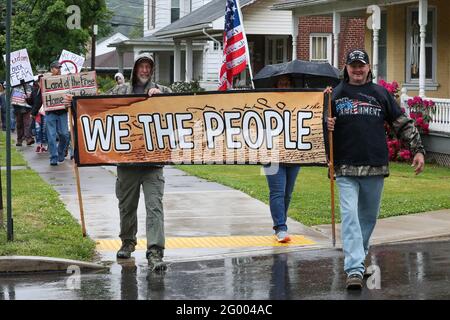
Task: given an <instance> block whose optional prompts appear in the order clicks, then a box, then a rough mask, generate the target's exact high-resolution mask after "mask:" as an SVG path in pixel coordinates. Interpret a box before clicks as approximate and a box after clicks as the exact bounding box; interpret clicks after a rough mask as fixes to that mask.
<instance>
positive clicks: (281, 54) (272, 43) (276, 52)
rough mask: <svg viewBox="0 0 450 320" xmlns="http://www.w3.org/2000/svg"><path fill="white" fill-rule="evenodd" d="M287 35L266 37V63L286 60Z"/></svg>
mask: <svg viewBox="0 0 450 320" xmlns="http://www.w3.org/2000/svg"><path fill="white" fill-rule="evenodd" d="M287 40H288V38H287V37H266V48H265V49H266V59H265V60H266V61H265V62H266V65H267V64H276V63H283V62H287V59H288V56H287V55H288V53H287Z"/></svg>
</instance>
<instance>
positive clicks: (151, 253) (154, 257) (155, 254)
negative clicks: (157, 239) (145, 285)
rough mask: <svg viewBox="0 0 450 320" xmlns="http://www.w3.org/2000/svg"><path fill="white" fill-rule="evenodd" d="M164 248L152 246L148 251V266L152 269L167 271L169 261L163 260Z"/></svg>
mask: <svg viewBox="0 0 450 320" xmlns="http://www.w3.org/2000/svg"><path fill="white" fill-rule="evenodd" d="M163 255H164V254H163V250H162V249H160V248H155V247H153V248H151V249H149V250H148V251H147V260H148V266H149V268H150V270H151V271H166V270H167V263H165V262H164V261H163V259H162V258H163Z"/></svg>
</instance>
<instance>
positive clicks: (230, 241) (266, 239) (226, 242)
mask: <svg viewBox="0 0 450 320" xmlns="http://www.w3.org/2000/svg"><path fill="white" fill-rule="evenodd" d="M290 237H291V241H290V242H288V243H279V242H277V241H276V239H275V237H274V236H232V237H192V238H191V237H180V238H166V249H183V248H184V249H186V248H238V247H291V246H308V245H314V244H316V242H314V241H312V240H311V239H308V238H307V237H305V236H301V235H291V236H290ZM96 243H97V250H100V251H110V250H118V249H119V248H120V245H121V241H120V240H97V241H96ZM146 248H147V241H146V240H145V239H139V240H138V243H137V246H136V249H137V250H139V249H141V250H145V249H146Z"/></svg>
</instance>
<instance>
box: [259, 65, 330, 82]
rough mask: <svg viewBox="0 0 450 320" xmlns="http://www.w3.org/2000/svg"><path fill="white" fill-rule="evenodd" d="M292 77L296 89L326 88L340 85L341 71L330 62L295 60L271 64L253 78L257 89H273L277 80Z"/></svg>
mask: <svg viewBox="0 0 450 320" xmlns="http://www.w3.org/2000/svg"><path fill="white" fill-rule="evenodd" d="M282 75H290V76H291V77H292V79H293V80H294V87H295V88H325V87H327V86H332V87H334V86H336V85H337V84H338V83H339V69H336V68H334V67H333V66H331V65H330V64H329V63H328V62H311V61H303V60H293V61H290V62H285V63H278V64H269V65H267V66H265V67H264V68H262V69H261V70H260V71H259V72H258V73H257V74H256V75H255V77H254V78H253V83H254V84H255V87H256V88H273V87H274V85H275V83H276V81H277V78H278V77H279V76H282Z"/></svg>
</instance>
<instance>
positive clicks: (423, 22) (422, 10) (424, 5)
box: [419, 0, 428, 98]
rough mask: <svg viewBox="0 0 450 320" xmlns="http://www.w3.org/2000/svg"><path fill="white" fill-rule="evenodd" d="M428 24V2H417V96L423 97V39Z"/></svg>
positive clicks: (424, 65) (424, 72)
mask: <svg viewBox="0 0 450 320" xmlns="http://www.w3.org/2000/svg"><path fill="white" fill-rule="evenodd" d="M427 23H428V0H419V26H420V61H419V96H420V97H422V98H423V97H425V79H426V71H427V70H426V59H425V58H426V56H425V37H426V32H427Z"/></svg>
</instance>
